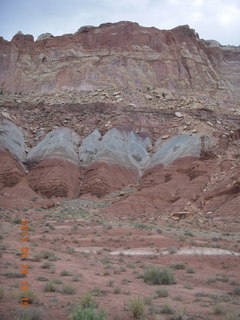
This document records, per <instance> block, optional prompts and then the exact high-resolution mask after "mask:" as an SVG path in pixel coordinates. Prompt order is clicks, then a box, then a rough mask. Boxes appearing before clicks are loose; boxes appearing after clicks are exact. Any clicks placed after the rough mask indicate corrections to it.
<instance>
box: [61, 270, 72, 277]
mask: <svg viewBox="0 0 240 320" xmlns="http://www.w3.org/2000/svg"><path fill="white" fill-rule="evenodd" d="M61 276H63V277H69V276H72V273H71V272H70V271H67V270H63V271H62V272H61Z"/></svg>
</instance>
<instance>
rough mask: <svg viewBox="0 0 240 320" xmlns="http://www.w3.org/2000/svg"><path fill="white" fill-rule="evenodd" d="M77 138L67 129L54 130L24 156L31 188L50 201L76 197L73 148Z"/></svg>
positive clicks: (76, 182)
mask: <svg viewBox="0 0 240 320" xmlns="http://www.w3.org/2000/svg"><path fill="white" fill-rule="evenodd" d="M78 143H79V137H78V136H77V134H75V133H74V132H72V131H71V130H70V129H68V128H58V129H56V130H53V131H52V132H50V133H48V134H47V136H46V137H45V138H44V139H43V140H42V141H41V142H40V143H39V144H38V145H37V146H36V147H35V148H33V149H32V150H31V151H30V152H29V154H28V158H27V161H28V166H29V167H30V168H32V169H31V171H30V173H29V174H28V180H29V184H30V186H31V188H32V189H33V190H34V191H36V192H39V193H40V194H41V195H44V196H47V197H48V198H51V197H53V196H55V197H66V198H67V197H74V196H77V194H78V190H79V183H80V171H79V167H78V154H77V147H78Z"/></svg>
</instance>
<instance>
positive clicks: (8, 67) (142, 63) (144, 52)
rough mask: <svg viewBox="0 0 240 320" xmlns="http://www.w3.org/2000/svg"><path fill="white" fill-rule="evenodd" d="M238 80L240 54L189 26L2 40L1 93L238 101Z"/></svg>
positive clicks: (117, 26)
mask: <svg viewBox="0 0 240 320" xmlns="http://www.w3.org/2000/svg"><path fill="white" fill-rule="evenodd" d="M239 73H240V48H239V47H231V46H228V47H223V46H220V45H218V44H217V43H216V42H214V41H204V40H200V39H199V37H198V34H197V33H195V31H194V30H193V29H190V28H189V27H188V26H180V27H177V28H175V29H172V30H168V31H167V30H158V29H156V28H145V27H141V26H139V25H138V24H137V23H131V22H119V23H107V24H103V25H100V26H99V27H90V26H88V27H82V28H80V29H79V30H78V32H76V33H75V34H67V35H63V36H61V37H45V36H44V37H42V40H38V41H34V39H33V37H32V36H31V35H23V34H20V33H18V34H17V35H15V36H14V37H13V39H12V41H11V42H8V41H6V40H4V39H3V38H0V87H2V89H3V90H10V91H13V92H32V91H34V92H52V91H57V90H71V89H74V90H80V91H81V90H93V89H96V88H106V87H111V86H114V87H122V88H128V89H133V90H134V89H136V88H141V87H146V86H155V87H164V88H167V89H169V90H170V91H173V92H176V93H182V92H198V93H204V94H209V95H216V94H217V95H218V96H220V97H221V96H224V97H227V98H234V97H235V98H236V97H238V96H239V94H240V92H239V85H240V77H239Z"/></svg>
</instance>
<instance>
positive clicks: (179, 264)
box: [170, 262, 186, 270]
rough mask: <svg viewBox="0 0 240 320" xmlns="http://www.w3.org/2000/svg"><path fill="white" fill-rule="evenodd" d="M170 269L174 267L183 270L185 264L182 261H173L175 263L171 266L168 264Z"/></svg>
mask: <svg viewBox="0 0 240 320" xmlns="http://www.w3.org/2000/svg"><path fill="white" fill-rule="evenodd" d="M170 267H171V268H172V269H175V270H183V269H185V267H186V266H185V264H184V263H182V262H177V263H175V264H172V265H171V266H170Z"/></svg>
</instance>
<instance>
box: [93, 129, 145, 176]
mask: <svg viewBox="0 0 240 320" xmlns="http://www.w3.org/2000/svg"><path fill="white" fill-rule="evenodd" d="M146 148H147V145H146V144H145V143H144V141H143V140H142V138H141V137H140V136H138V135H136V134H135V133H134V132H133V131H132V129H130V128H124V127H123V128H113V129H111V130H109V131H108V132H107V133H106V134H105V135H104V136H103V138H102V140H101V142H100V145H99V148H98V152H97V153H96V156H95V158H94V161H95V162H105V163H115V164H118V165H121V166H123V167H129V168H133V169H135V170H136V169H141V168H144V165H145V163H146V161H147V160H148V159H149V155H148V152H147V150H146Z"/></svg>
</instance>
